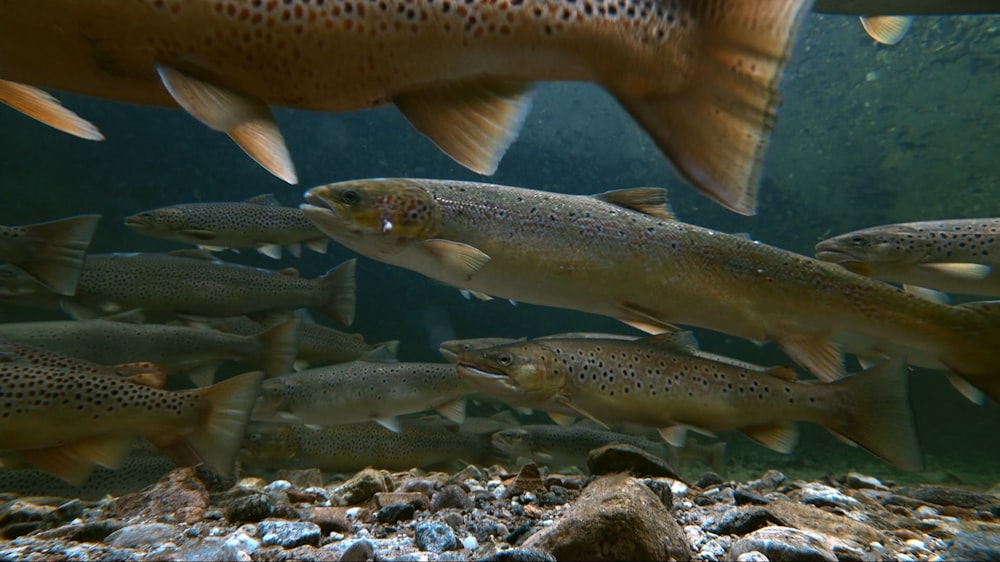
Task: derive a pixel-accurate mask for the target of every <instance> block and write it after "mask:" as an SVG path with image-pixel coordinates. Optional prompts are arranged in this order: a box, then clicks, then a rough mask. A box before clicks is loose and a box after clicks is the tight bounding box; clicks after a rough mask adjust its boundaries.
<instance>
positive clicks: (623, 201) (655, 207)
mask: <svg viewBox="0 0 1000 562" xmlns="http://www.w3.org/2000/svg"><path fill="white" fill-rule="evenodd" d="M594 198H596V199H600V200H601V201H604V202H606V203H611V204H612V205H617V206H619V207H624V208H626V209H629V210H632V211H636V212H639V213H642V214H644V215H649V216H651V217H656V218H658V219H666V220H675V217H674V212H673V211H672V210H671V209H670V205H669V204H668V203H667V190H665V189H663V188H660V187H637V188H634V189H618V190H615V191H605V192H604V193H598V194H597V195H594Z"/></svg>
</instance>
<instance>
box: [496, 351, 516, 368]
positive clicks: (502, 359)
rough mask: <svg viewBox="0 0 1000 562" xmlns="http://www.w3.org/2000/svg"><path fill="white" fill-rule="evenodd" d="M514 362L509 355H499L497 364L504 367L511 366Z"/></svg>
mask: <svg viewBox="0 0 1000 562" xmlns="http://www.w3.org/2000/svg"><path fill="white" fill-rule="evenodd" d="M512 361H513V358H512V357H511V356H510V354H509V353H501V354H500V355H497V363H499V364H501V365H503V366H504V367H506V366H507V365H510V364H511V362H512Z"/></svg>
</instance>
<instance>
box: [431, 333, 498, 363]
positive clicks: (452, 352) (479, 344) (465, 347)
mask: <svg viewBox="0 0 1000 562" xmlns="http://www.w3.org/2000/svg"><path fill="white" fill-rule="evenodd" d="M515 341H517V340H515V339H514V338H495V337H494V338H469V339H462V340H445V341H443V342H441V345H440V346H438V352H440V353H441V355H442V356H443V357H444V358H445V360H446V361H448V362H449V363H455V362H456V361H458V356H459V355H461V354H463V353H466V352H468V351H475V350H477V349H485V348H487V347H494V346H497V345H503V344H508V343H512V342H515Z"/></svg>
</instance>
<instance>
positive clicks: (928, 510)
mask: <svg viewBox="0 0 1000 562" xmlns="http://www.w3.org/2000/svg"><path fill="white" fill-rule="evenodd" d="M917 515H919V516H920V517H937V516H938V515H941V512H940V511H938V510H936V509H934V508H933V507H931V506H929V505H922V506H920V507H918V508H917Z"/></svg>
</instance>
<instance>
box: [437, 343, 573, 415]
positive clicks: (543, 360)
mask: <svg viewBox="0 0 1000 562" xmlns="http://www.w3.org/2000/svg"><path fill="white" fill-rule="evenodd" d="M548 356H549V353H547V350H546V349H545V348H544V347H543V346H539V345H535V344H532V343H530V342H528V343H518V344H512V345H499V346H496V347H492V348H487V349H480V350H474V351H470V352H467V353H463V354H461V355H459V357H458V364H457V367H456V372H457V373H458V376H459V377H461V378H463V379H465V380H466V381H467V382H469V383H470V384H472V385H473V386H475V387H477V388H479V389H480V390H482V391H483V392H486V393H488V394H492V395H493V396H496V397H497V398H502V399H503V400H506V401H508V402H509V403H511V404H515V403H516V404H517V405H521V406H526V407H535V406H536V405H540V404H545V403H549V402H551V401H552V400H553V399H555V398H557V397H558V396H559V394H560V392H561V391H562V390H563V388H564V387H565V384H566V380H565V377H564V375H562V374H560V373H559V372H558V371H555V370H552V369H549V368H548V366H549V365H550V364H551V361H550V358H549V357H548Z"/></svg>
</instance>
